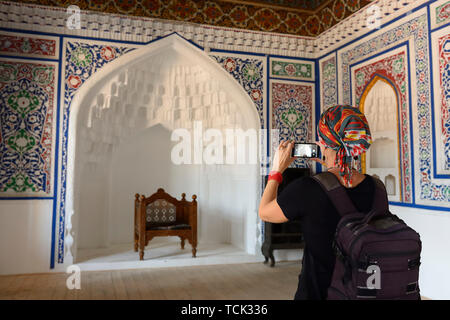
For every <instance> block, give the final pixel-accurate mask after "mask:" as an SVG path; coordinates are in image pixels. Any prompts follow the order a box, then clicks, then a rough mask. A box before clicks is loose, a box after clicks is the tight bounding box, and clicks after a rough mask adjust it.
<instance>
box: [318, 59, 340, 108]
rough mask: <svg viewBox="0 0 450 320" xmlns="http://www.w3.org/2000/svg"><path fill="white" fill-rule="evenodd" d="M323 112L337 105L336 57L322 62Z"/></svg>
mask: <svg viewBox="0 0 450 320" xmlns="http://www.w3.org/2000/svg"><path fill="white" fill-rule="evenodd" d="M320 67H321V79H320V81H321V86H322V88H321V90H322V105H321V109H322V111H325V110H326V109H328V108H329V107H331V106H333V105H335V104H337V79H336V57H335V56H334V55H333V56H332V57H330V58H329V59H326V60H324V61H322V62H321V66H320Z"/></svg>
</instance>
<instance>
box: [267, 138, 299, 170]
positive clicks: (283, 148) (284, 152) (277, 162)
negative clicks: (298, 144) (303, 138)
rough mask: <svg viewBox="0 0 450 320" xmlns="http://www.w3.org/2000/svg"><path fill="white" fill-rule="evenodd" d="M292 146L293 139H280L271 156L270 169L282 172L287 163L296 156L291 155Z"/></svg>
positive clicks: (292, 160)
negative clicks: (273, 154)
mask: <svg viewBox="0 0 450 320" xmlns="http://www.w3.org/2000/svg"><path fill="white" fill-rule="evenodd" d="M293 147H294V141H289V140H287V141H282V142H281V143H280V145H279V146H278V149H277V151H276V152H275V156H274V157H273V164H272V170H271V171H278V172H281V173H283V171H284V170H286V169H287V168H288V167H289V165H290V164H291V163H292V162H294V160H295V159H297V157H292V156H291V154H292V148H293Z"/></svg>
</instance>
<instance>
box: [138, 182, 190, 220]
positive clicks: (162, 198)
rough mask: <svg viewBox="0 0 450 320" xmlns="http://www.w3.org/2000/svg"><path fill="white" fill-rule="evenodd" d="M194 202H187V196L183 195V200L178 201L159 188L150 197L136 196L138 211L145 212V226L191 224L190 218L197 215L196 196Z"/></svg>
mask: <svg viewBox="0 0 450 320" xmlns="http://www.w3.org/2000/svg"><path fill="white" fill-rule="evenodd" d="M192 199H193V201H187V200H186V194H185V193H182V194H181V200H177V199H176V198H174V197H172V196H171V195H169V194H168V193H166V192H165V191H164V189H162V188H159V189H158V190H157V192H155V193H154V194H152V195H151V196H149V197H147V198H146V197H145V196H144V195H142V196H139V195H138V194H137V195H136V210H137V211H138V210H139V209H141V210H143V211H144V212H145V214H144V215H145V224H147V225H171V224H180V223H185V224H189V216H190V215H191V214H193V213H195V214H197V202H196V201H195V199H196V196H195V195H193V196H192Z"/></svg>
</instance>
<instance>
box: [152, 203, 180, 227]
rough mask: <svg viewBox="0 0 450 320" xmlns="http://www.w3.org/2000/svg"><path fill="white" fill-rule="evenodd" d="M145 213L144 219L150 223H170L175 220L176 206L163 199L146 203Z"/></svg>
mask: <svg viewBox="0 0 450 320" xmlns="http://www.w3.org/2000/svg"><path fill="white" fill-rule="evenodd" d="M145 213H146V215H145V221H146V222H149V223H151V224H172V223H175V222H176V221H177V207H176V206H175V205H174V204H173V203H170V202H168V201H167V200H165V199H157V200H155V201H153V202H150V203H148V204H147V205H146V206H145Z"/></svg>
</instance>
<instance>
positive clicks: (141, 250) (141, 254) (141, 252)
mask: <svg viewBox="0 0 450 320" xmlns="http://www.w3.org/2000/svg"><path fill="white" fill-rule="evenodd" d="M144 250H145V238H144V237H143V236H141V237H140V239H139V259H140V260H144Z"/></svg>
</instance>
